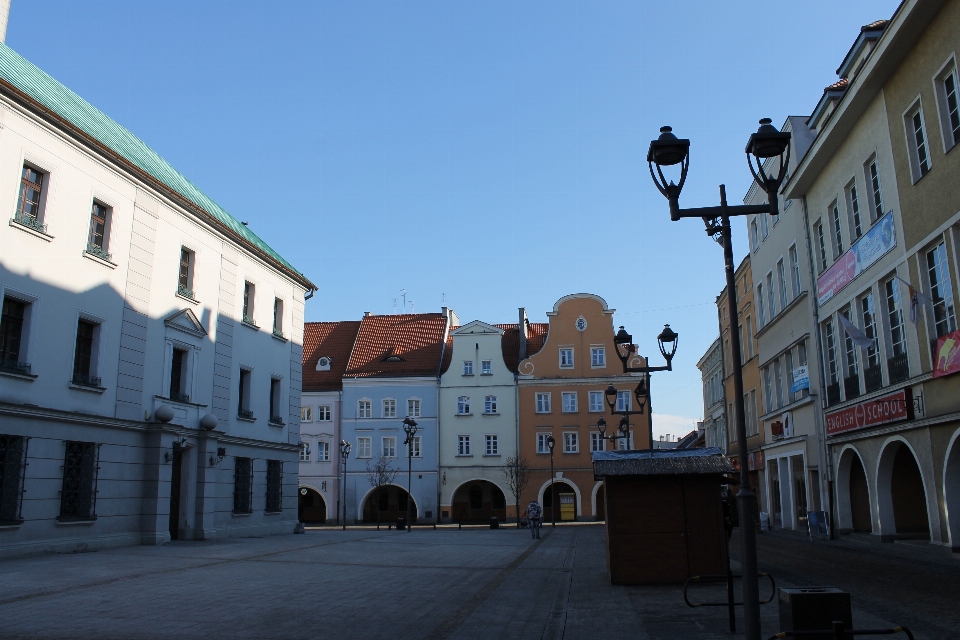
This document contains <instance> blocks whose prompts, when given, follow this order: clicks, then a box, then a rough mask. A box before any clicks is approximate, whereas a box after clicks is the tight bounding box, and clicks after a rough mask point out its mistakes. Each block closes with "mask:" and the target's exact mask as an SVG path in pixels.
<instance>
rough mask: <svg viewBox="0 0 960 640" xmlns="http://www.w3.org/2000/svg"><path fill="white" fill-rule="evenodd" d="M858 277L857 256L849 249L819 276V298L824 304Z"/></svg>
mask: <svg viewBox="0 0 960 640" xmlns="http://www.w3.org/2000/svg"><path fill="white" fill-rule="evenodd" d="M856 277H857V258H856V256H854V255H853V251H847V252H846V253H845V254H843V255H842V256H840V259H839V260H837V261H836V262H834V263H833V264H832V265H830V268H829V269H827V270H826V271H824V272H823V274H822V275H821V276H820V277H819V278H817V300H818V301H819V303H820V304H823V303H824V302H826V301H827V300H829V299H830V298H832V297H833V296H834V294H835V293H837V292H838V291H840V289H843V288H844V287H845V286H847V285H848V284H850V283H851V282H853V279H854V278H856Z"/></svg>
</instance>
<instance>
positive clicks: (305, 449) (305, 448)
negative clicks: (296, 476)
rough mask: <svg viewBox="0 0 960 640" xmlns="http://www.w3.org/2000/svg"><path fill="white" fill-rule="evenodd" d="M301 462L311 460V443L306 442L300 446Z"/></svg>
mask: <svg viewBox="0 0 960 640" xmlns="http://www.w3.org/2000/svg"><path fill="white" fill-rule="evenodd" d="M300 462H310V445H309V444H307V443H306V442H305V443H303V444H302V445H301V446H300Z"/></svg>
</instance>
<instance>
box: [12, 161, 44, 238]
mask: <svg viewBox="0 0 960 640" xmlns="http://www.w3.org/2000/svg"><path fill="white" fill-rule="evenodd" d="M46 177H47V175H46V174H45V173H43V172H42V171H40V170H38V169H34V168H33V167H31V166H30V165H26V164H25V165H23V171H22V172H21V173H20V194H19V195H18V197H17V210H16V212H15V213H14V214H13V219H14V220H15V221H16V222H18V223H20V224H22V225H24V226H26V227H30V228H31V229H33V230H34V231H39V232H40V233H46V232H47V225H45V224H44V223H43V212H42V211H41V209H42V204H43V196H44V195H45V194H44V190H43V186H44V185H43V180H44V178H46Z"/></svg>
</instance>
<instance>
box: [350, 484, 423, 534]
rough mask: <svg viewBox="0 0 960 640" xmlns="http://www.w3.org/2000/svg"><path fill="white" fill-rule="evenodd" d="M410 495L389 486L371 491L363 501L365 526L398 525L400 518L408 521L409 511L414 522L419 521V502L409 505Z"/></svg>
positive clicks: (405, 491)
mask: <svg viewBox="0 0 960 640" xmlns="http://www.w3.org/2000/svg"><path fill="white" fill-rule="evenodd" d="M408 496H409V494H408V493H407V490H406V489H404V488H403V487H401V486H399V485H395V484H388V485H384V486H382V487H380V489H379V490H374V489H371V490H370V492H369V493H367V495H366V496H364V499H363V508H362V511H361V513H362V514H363V516H362V520H363V522H364V523H365V524H376V523H377V522H380V524H384V525H385V524H396V522H397V519H398V518H403V519H404V520H406V519H407V517H408V516H407V509H408V507H409V509H410V515H411V516H412V518H411V520H412V522H416V521H417V513H418V510H417V501H416V500H413V504H412V505H408V504H407V499H408Z"/></svg>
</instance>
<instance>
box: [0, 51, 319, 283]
mask: <svg viewBox="0 0 960 640" xmlns="http://www.w3.org/2000/svg"><path fill="white" fill-rule="evenodd" d="M0 78H2V79H3V80H5V81H7V82H8V83H10V84H11V85H13V86H14V87H16V88H17V89H19V90H20V91H22V92H24V93H25V94H27V95H28V96H30V97H31V98H33V99H34V100H36V101H37V102H39V103H40V104H42V105H43V106H44V107H46V108H47V109H50V110H51V111H53V112H54V113H56V114H57V115H59V116H60V117H61V118H63V119H64V120H66V121H68V122H70V123H71V124H72V125H73V126H75V127H77V128H78V129H80V130H81V131H83V132H84V133H86V134H87V135H89V136H91V137H93V138H95V139H96V140H98V141H99V142H100V143H101V144H103V145H105V146H107V147H109V148H110V149H112V150H113V151H115V152H116V153H117V154H119V155H120V156H122V157H124V158H126V159H127V161H129V162H131V163H132V164H134V165H135V166H137V167H139V168H140V169H142V170H143V171H145V172H146V173H148V174H150V175H151V176H153V177H154V178H156V179H157V180H159V181H160V182H162V183H163V184H165V185H166V186H168V187H169V188H171V189H173V190H174V191H176V192H177V193H179V194H180V195H181V196H183V197H184V198H186V199H187V200H189V201H190V202H192V203H193V204H195V205H197V206H198V207H200V208H201V209H203V210H205V211H206V212H207V213H209V214H210V215H211V216H213V217H214V218H216V219H217V220H219V221H220V222H222V223H223V224H224V225H226V226H227V227H229V228H230V229H232V230H233V231H235V232H236V233H237V234H238V235H240V236H242V237H243V238H245V239H246V240H247V241H249V242H250V243H251V244H253V245H254V246H256V247H257V248H259V249H260V250H261V251H263V252H264V253H266V254H267V255H269V256H271V257H273V258H274V259H276V260H277V261H279V262H280V263H281V264H283V265H285V266H286V267H287V268H289V269H290V270H291V271H293V272H295V273H300V272H299V271H297V270H296V269H294V267H293V265H291V264H290V263H289V262H287V261H286V260H284V259H283V258H282V257H281V256H280V254H278V253H277V252H276V251H274V250H273V249H271V248H270V247H269V245H267V243H266V242H264V241H263V240H261V239H260V238H259V237H258V236H257V234H255V233H253V232H252V231H250V229H248V228H247V227H246V226H245V225H243V224H241V223H240V222H239V221H238V220H237V219H236V218H234V217H233V216H231V215H230V214H229V213H227V212H226V210H224V209H223V207H221V206H220V205H218V204H217V203H216V202H214V201H213V200H211V199H210V197H209V196H207V194H205V193H204V192H202V191H200V189H198V188H197V187H196V186H194V184H193V183H192V182H190V181H189V180H187V179H186V177H184V175H183V174H181V173H180V172H179V171H177V170H176V169H174V168H173V167H172V166H171V165H170V163H169V162H167V161H166V160H164V159H163V158H161V157H160V155H159V154H158V153H157V152H156V151H154V150H153V149H151V148H150V147H148V146H147V145H146V144H144V142H143V141H142V140H141V139H140V138H138V137H137V136H135V135H133V134H132V133H131V132H130V131H128V130H127V129H125V128H123V127H121V126H120V125H119V124H117V123H116V122H114V121H113V120H112V119H111V118H110V117H109V116H107V115H106V114H105V113H103V112H102V111H100V110H99V109H97V108H96V107H94V106H93V105H92V104H90V103H89V102H87V101H86V100H84V99H83V98H81V97H80V96H78V95H77V94H75V93H74V92H73V91H71V90H70V89H68V88H67V87H65V86H64V85H62V84H60V83H59V82H57V81H56V80H55V79H53V78H52V77H51V76H50V75H48V74H47V73H45V72H44V71H42V70H41V69H40V68H39V67H37V66H36V65H34V64H33V63H31V62H29V61H27V60H26V59H25V58H23V57H22V56H20V55H19V54H17V53H16V52H15V51H14V50H13V49H11V48H10V47H8V46H7V45H5V44H3V43H0ZM301 275H302V274H301Z"/></svg>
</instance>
